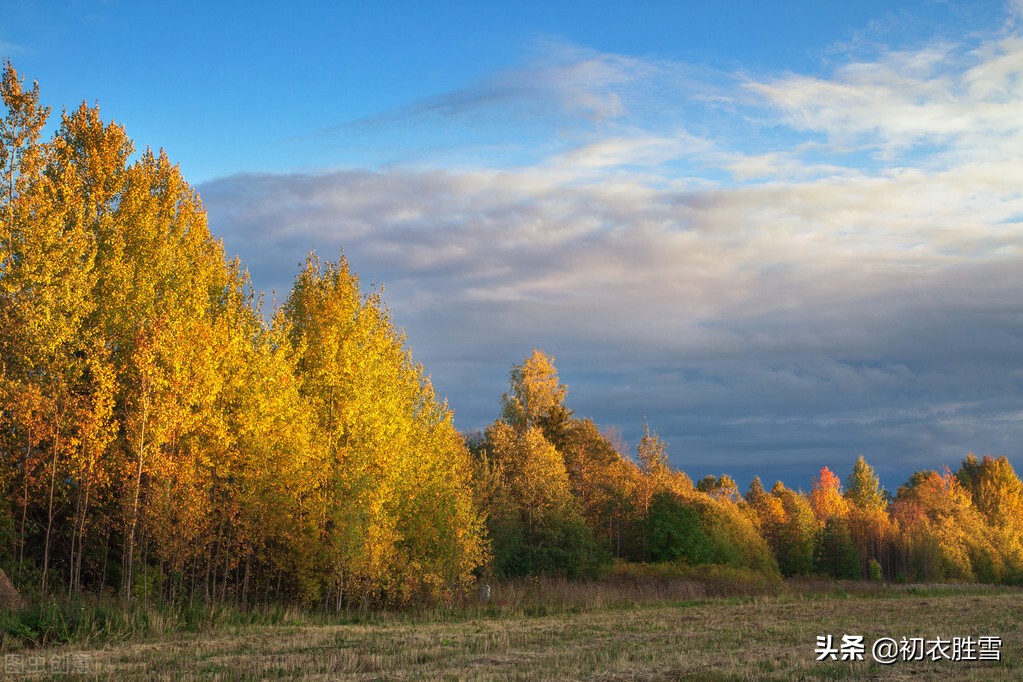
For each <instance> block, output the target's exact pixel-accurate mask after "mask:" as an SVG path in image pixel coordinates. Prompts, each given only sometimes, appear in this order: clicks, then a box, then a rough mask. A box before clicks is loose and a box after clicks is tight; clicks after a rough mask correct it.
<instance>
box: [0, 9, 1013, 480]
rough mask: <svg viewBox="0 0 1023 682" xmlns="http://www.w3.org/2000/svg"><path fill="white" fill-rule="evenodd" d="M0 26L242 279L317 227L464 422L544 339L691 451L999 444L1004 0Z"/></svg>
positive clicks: (274, 265) (1009, 325) (123, 16)
mask: <svg viewBox="0 0 1023 682" xmlns="http://www.w3.org/2000/svg"><path fill="white" fill-rule="evenodd" d="M44 5H45V6H44ZM0 17H2V18H0V54H2V55H3V56H4V57H7V58H10V59H12V61H13V62H14V64H15V67H16V68H17V69H18V70H19V72H21V73H22V74H23V75H25V76H27V77H28V78H29V79H36V80H38V81H39V83H40V85H41V88H42V93H43V99H44V100H45V101H46V102H47V103H48V104H51V105H53V106H54V108H55V109H57V110H59V108H60V107H61V106H75V105H77V103H79V102H80V101H82V100H83V99H85V100H88V101H89V102H98V103H99V105H100V107H101V111H102V113H103V115H104V117H105V118H107V119H108V120H110V119H112V120H115V121H117V122H119V123H122V124H124V125H125V127H126V128H127V131H128V133H129V135H130V136H132V137H133V138H134V139H135V141H136V144H137V146H138V147H139V148H143V147H145V146H147V145H148V146H152V147H154V148H155V147H164V148H166V150H167V152H168V154H169V155H170V157H171V158H172V160H174V161H176V162H178V163H180V164H181V167H182V170H183V172H184V174H185V176H186V178H187V179H188V180H189V181H190V182H192V183H193V184H194V185H196V186H197V187H198V188H199V190H200V192H201V193H202V196H203V199H204V201H205V203H206V206H207V209H208V212H209V218H210V226H211V229H212V230H213V231H214V232H215V233H217V234H219V235H222V237H223V239H224V244H225V247H226V249H227V251H228V253H229V254H232V255H233V254H238V255H240V256H241V257H242V259H243V261H244V262H245V263H246V264H247V265H248V266H249V268H250V271H251V274H252V277H253V281H254V283H255V285H256V286H257V288H260V289H263V290H266V291H270V290H275V289H276V290H277V291H278V292H280V295H281V296H282V297H283V295H284V292H286V291H287V289H288V288H289V286H290V282H291V280H292V278H293V276H294V274H295V272H296V270H297V264H298V262H299V261H300V260H301V259H302V257H303V256H304V254H305V253H306V252H307V251H308V250H309V249H310V248H314V247H315V248H316V249H317V250H318V252H319V253H320V254H321V255H324V256H327V257H334V256H335V255H336V254H337V253H338V252H339V250H340V249H341V248H342V247H343V248H344V250H345V253H346V255H347V256H348V258H349V259H350V260H351V262H352V265H353V267H354V269H355V270H356V272H358V273H359V274H360V275H361V277H362V279H363V282H364V283H365V284H367V285H369V284H370V283H374V282H382V283H384V286H385V293H384V298H385V300H386V301H387V302H388V304H389V305H390V307H391V309H392V311H393V314H394V319H395V321H396V322H397V324H399V325H400V326H402V327H404V328H405V329H406V330H407V333H408V339H409V344H410V346H411V348H412V350H413V353H414V355H415V357H416V359H417V360H419V361H420V362H422V363H423V364H424V365H425V368H426V370H427V372H428V373H430V374H431V375H432V378H433V381H434V383H435V385H436V386H437V388H438V391H439V393H440V394H441V395H445V396H447V397H448V399H449V402H450V405H451V407H452V408H454V410H455V414H456V423H457V424H458V425H459V427H460V428H463V429H467V430H468V429H475V428H479V427H482V426H484V425H485V424H486V423H487V422H488V421H490V420H492V419H493V418H495V417H496V416H497V413H498V406H497V400H498V397H499V396H500V394H501V392H502V390H504V385H505V382H506V378H507V371H508V369H509V367H510V365H511V364H512V363H515V362H520V361H521V360H522V359H523V358H524V357H525V356H526V355H527V354H528V353H529V352H530V350H531V349H532V347H533V346H538V347H540V348H543V349H545V350H547V351H548V352H550V353H551V354H552V355H554V356H555V358H556V362H557V365H558V367H559V370H560V372H561V376H562V380H563V381H564V382H565V383H567V384H568V385H569V402H570V405H571V406H572V407H575V408H576V411H577V414H578V415H580V416H589V417H593V418H594V419H595V420H596V421H597V422H598V423H599V424H602V425H605V426H610V427H615V428H618V429H619V430H620V431H621V433H622V434H623V436H624V437H625V439H626V440H627V441H633V442H634V441H635V439H636V438H637V437H638V434H639V432H640V430H641V426H642V423H643V420H644V419H649V421H650V424H651V426H652V427H653V428H654V429H655V430H656V431H658V432H659V433H661V435H662V436H663V437H664V438H665V440H667V441H668V443H669V450H670V452H671V456H672V460H673V462H674V463H675V464H676V465H678V466H681V467H682V468H684V469H685V470H686V471H687V472H689V473H690V474H691V475H692V476H694V477H700V476H703V475H704V474H707V473H715V474H719V473H723V472H727V473H732V474H733V475H735V476H736V477H737V478H739V479H740V480H741V481H746V480H748V479H749V477H750V476H752V475H753V474H760V475H761V476H762V477H764V478H765V479H767V480H768V481H771V480H773V479H775V478H781V479H783V480H785V481H786V482H787V483H789V484H790V485H793V486H802V487H807V485H808V484H809V480H810V478H811V476H812V475H813V474H814V473H815V471H816V470H817V469H819V468H820V467H821V466H823V465H827V466H829V467H831V468H832V469H833V470H835V471H837V472H839V473H840V474H842V475H844V474H845V473H847V472H848V471H849V469H850V468H851V465H852V462H853V461H855V459H856V457H857V456H859V455H860V454H863V455H864V456H865V457H866V458H867V459H868V461H870V462H871V463H873V464H874V465H875V467H876V468H877V469H878V471H879V473H880V474H881V475H882V478H883V480H884V482H885V484H886V485H887V486H888V487H890V488H894V487H895V486H897V485H899V484H900V483H901V482H903V481H904V480H905V478H906V477H907V476H908V474H909V473H910V472H912V471H913V470H915V469H918V468H923V467H927V468H935V467H940V466H942V465H945V464H948V465H950V466H953V467H955V466H956V465H957V463H958V461H959V460H960V459H961V458H962V457H963V456H964V455H965V454H966V453H967V452H971V451H972V452H976V453H977V454H986V453H991V454H995V455H999V454H1005V455H1008V456H1009V457H1010V459H1011V460H1012V461H1013V463H1014V465H1015V466H1016V468H1017V469H1020V468H1021V464H1023V462H1021V460H1020V455H1019V446H1018V444H1019V443H1020V442H1023V299H1021V297H1020V291H1021V290H1023V289H1021V285H1023V275H1021V273H1023V267H1021V266H1023V250H1021V247H1023V197H1021V193H1020V191H1019V187H1021V186H1023V165H1021V164H1020V163H1019V159H1020V158H1021V155H1023V119H1021V118H1020V116H1019V112H1020V111H1023V26H1021V23H1020V22H1021V21H1023V5H1021V4H1020V3H1019V2H987V3H984V2H968V3H967V2H963V3H954V2H923V1H919V2H859V3H812V2H794V1H790V2H731V3H722V2H719V3H704V2H700V3H697V2H672V3H636V2H631V3H593V2H586V3H583V2H558V3H550V2H547V3H535V4H530V3H513V4H508V3H502V4H498V3H492V4H484V3H478V2H476V3H443V4H432V5H431V4H430V3H411V2H409V3H312V4H306V5H303V6H298V7H285V6H283V5H278V4H274V5H270V4H267V5H259V4H258V3H208V4H207V3H190V2H176V3H156V2H154V3H127V2H66V3H61V2H56V3H37V2H9V1H6V0H3V1H0Z"/></svg>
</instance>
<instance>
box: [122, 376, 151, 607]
mask: <svg viewBox="0 0 1023 682" xmlns="http://www.w3.org/2000/svg"><path fill="white" fill-rule="evenodd" d="M145 384H146V382H145V381H143V387H142V394H143V398H142V405H141V407H142V424H141V425H140V427H139V436H138V443H137V445H136V448H135V455H136V467H135V481H134V490H132V500H131V509H130V513H129V515H128V527H127V528H126V529H125V533H124V544H125V548H124V558H123V561H124V575H123V576H122V584H123V595H124V599H125V601H130V600H131V588H132V579H133V572H134V570H135V529H136V527H137V526H138V518H139V497H140V495H141V492H142V466H143V463H144V461H145V453H146V426H147V424H148V421H149V406H150V405H149V403H150V395H149V387H148V386H146V385H145Z"/></svg>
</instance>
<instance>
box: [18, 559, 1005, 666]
mask: <svg viewBox="0 0 1023 682" xmlns="http://www.w3.org/2000/svg"><path fill="white" fill-rule="evenodd" d="M711 577H713V576H711ZM620 578H621V577H620ZM672 582H675V583H677V584H674V585H673V586H672V585H670V584H671V583H672ZM691 583H692V584H690V585H689V586H688V587H683V586H682V583H681V581H679V580H676V581H672V580H669V579H663V580H651V579H649V576H638V577H636V578H635V580H634V581H633V583H632V584H631V585H630V583H629V580H627V579H625V578H621V579H616V580H615V581H614V582H603V583H599V582H598V583H561V582H558V581H525V582H522V583H513V584H510V585H495V586H494V600H493V602H492V603H491V604H488V605H486V606H462V607H461V608H459V609H455V608H450V609H434V610H432V611H431V610H427V609H420V610H414V611H406V612H401V613H386V612H372V613H366V614H362V615H360V614H358V613H352V614H347V615H346V616H345V620H344V621H343V622H340V621H337V620H335V619H334V618H331V617H328V616H327V615H326V614H305V615H304V616H303V615H302V614H300V613H298V612H293V613H292V614H290V616H289V615H287V614H282V618H281V620H280V622H278V623H276V624H261V623H258V622H250V623H226V622H222V623H219V624H215V625H213V626H211V627H208V628H205V629H202V630H200V631H196V632H188V631H177V632H170V633H164V634H162V635H160V634H155V633H150V634H149V635H147V636H146V637H143V638H141V639H140V640H138V641H112V640H107V641H99V640H95V641H92V642H79V643H75V644H71V645H59V646H48V647H45V648H43V649H32V648H22V649H12V651H18V652H32V653H34V652H42V653H45V655H48V656H53V655H56V656H60V655H67V654H68V653H70V652H75V653H79V654H84V655H86V656H87V657H88V662H89V666H90V668H89V673H88V674H87V675H83V676H80V677H82V678H84V679H118V680H120V679H127V680H132V679H137V680H144V679H145V680H150V679H219V680H236V679H299V678H300V679H313V680H317V679H319V680H332V679H353V680H376V679H403V680H406V679H407V680H435V679H436V680H445V679H450V680H460V679H465V680H548V679H598V680H599V679H606V680H612V679H614V680H662V679H699V680H790V679H805V680H830V679H836V680H866V679H948V680H960V679H962V680H989V679H996V680H997V679H1005V680H1009V679H1013V680H1015V679H1023V615H1021V613H1023V591H1020V590H1019V589H1008V588H985V587H979V586H915V587H914V586H897V587H896V586H892V587H888V586H883V585H880V586H878V585H874V586H869V587H865V586H864V585H865V584H862V583H832V582H823V583H818V582H814V581H802V582H790V583H788V584H787V585H785V586H784V587H783V588H782V589H780V590H776V591H762V592H761V593H759V594H755V595H751V594H714V593H713V592H715V590H717V591H723V588H724V584H723V583H722V584H719V585H717V586H716V587H715V585H714V581H713V580H708V581H706V582H703V583H701V582H700V581H697V580H692V581H691ZM669 591H670V592H671V593H672V594H673V595H674V596H673V597H671V598H665V594H666V593H667V592H669ZM555 594H560V595H561V596H560V597H559V598H558V599H555V600H553V601H548V603H547V606H546V609H545V612H540V611H538V610H536V609H535V608H534V606H536V605H539V604H541V602H540V601H539V600H542V599H547V600H552V597H553V596H554V595H555ZM676 597H681V598H676ZM826 634H832V635H834V636H835V637H836V639H840V637H841V635H843V634H862V635H864V636H865V638H866V641H867V642H873V641H874V640H875V639H876V638H877V637H880V636H890V637H894V638H895V639H899V638H901V637H903V636H905V637H913V636H917V637H925V638H933V637H935V636H942V637H944V638H951V637H955V636H967V635H971V636H980V635H994V636H998V637H1001V639H1002V651H1001V654H1002V660H1001V661H999V662H990V663H989V662H984V663H967V662H953V661H947V660H943V661H936V662H914V663H905V662H899V663H896V664H894V665H891V666H880V665H878V664H876V663H873V662H871V661H870V656H869V652H868V654H867V657H866V658H867V660H865V661H857V662H841V661H828V662H817V661H816V656H815V654H814V648H815V645H816V637H817V636H818V635H826ZM44 677H45V676H44ZM51 677H52V676H51Z"/></svg>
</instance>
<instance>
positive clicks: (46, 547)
mask: <svg viewBox="0 0 1023 682" xmlns="http://www.w3.org/2000/svg"><path fill="white" fill-rule="evenodd" d="M58 423H59V420H58ZM59 446H60V436H59V430H57V429H55V434H54V436H53V459H52V464H51V465H50V503H49V508H48V509H47V512H46V540H45V542H44V543H43V580H42V585H41V587H40V588H39V591H40V592H41V593H42V594H43V596H44V597H45V596H46V587H47V585H46V578H47V576H48V575H49V570H50V533H51V531H52V530H53V490H54V488H55V487H56V485H57V452H58V447H59Z"/></svg>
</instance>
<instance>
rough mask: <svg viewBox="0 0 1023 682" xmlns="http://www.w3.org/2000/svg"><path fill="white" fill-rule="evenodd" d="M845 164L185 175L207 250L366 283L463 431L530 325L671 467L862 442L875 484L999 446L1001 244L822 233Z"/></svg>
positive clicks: (1015, 371)
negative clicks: (315, 264)
mask: <svg viewBox="0 0 1023 682" xmlns="http://www.w3.org/2000/svg"><path fill="white" fill-rule="evenodd" d="M845 182H846V181H845V180H836V181H835V183H834V185H833V186H830V187H828V186H821V185H818V186H816V191H815V192H814V193H813V196H814V199H813V205H809V204H808V203H807V201H808V200H807V198H806V197H805V196H803V197H802V199H800V201H798V202H795V203H796V204H797V209H793V208H792V205H793V202H794V199H793V197H795V198H797V199H799V198H800V197H801V195H803V193H804V190H805V188H804V187H802V186H799V185H792V186H778V187H775V188H773V189H772V190H766V189H764V188H754V189H751V190H746V189H743V188H739V189H736V190H732V191H722V190H715V191H712V192H708V193H706V194H702V195H694V194H693V193H692V192H687V193H679V192H677V191H675V190H670V189H668V190H660V191H655V192H651V191H650V190H649V188H647V187H644V186H635V187H633V188H631V190H630V189H629V188H627V187H624V186H621V187H619V188H618V189H617V191H615V192H603V191H601V188H600V187H599V186H590V185H571V184H563V183H558V182H555V181H552V180H544V179H543V178H542V177H540V178H537V177H534V176H533V175H532V174H531V173H528V172H523V173H496V172H494V173H490V172H487V173H479V172H478V173H454V172H442V171H390V172H379V173H374V172H367V171H346V172H336V173H332V174H324V175H289V176H266V175H261V176H236V177H232V178H225V179H222V180H218V181H215V182H212V183H207V184H206V185H204V186H202V187H201V191H202V195H203V198H204V200H205V202H206V205H207V208H208V210H209V214H210V219H211V224H212V227H213V229H214V230H215V231H216V232H218V233H220V234H222V235H223V237H224V241H225V245H226V247H227V249H228V252H229V253H232V254H233V253H237V254H238V255H240V256H241V258H242V260H243V262H244V263H246V264H247V265H248V266H249V269H250V271H251V272H252V276H253V279H254V282H255V284H256V286H257V287H258V288H260V289H264V290H270V289H276V290H277V291H278V292H279V298H280V299H281V300H283V297H284V293H283V292H286V291H287V290H288V289H289V288H290V283H291V281H292V278H293V277H294V275H295V273H296V272H297V269H298V268H297V265H298V263H299V262H300V261H301V260H302V259H303V258H304V255H305V253H306V252H307V251H308V250H309V249H310V248H313V247H315V248H316V249H317V251H318V252H319V254H320V255H321V256H324V257H329V258H334V257H336V256H337V254H338V253H339V252H340V250H341V249H342V248H343V249H344V252H345V254H346V255H347V256H348V258H349V259H350V260H351V262H352V264H353V267H354V269H355V270H356V272H357V273H359V274H360V276H361V278H362V281H363V283H364V284H366V285H369V284H370V283H374V282H377V283H379V282H382V283H384V285H385V287H386V288H385V294H384V298H385V300H386V301H387V303H388V304H389V306H390V307H391V309H392V311H393V313H394V319H395V321H396V323H397V324H398V325H400V326H402V327H404V328H405V329H406V330H407V333H408V340H409V344H410V346H411V348H412V350H413V353H414V355H415V357H416V359H417V360H418V361H420V362H422V363H423V364H424V365H425V367H426V370H427V372H428V373H430V374H431V375H432V377H433V380H434V383H435V384H436V386H437V387H438V391H439V393H440V394H441V395H445V396H447V397H448V398H449V400H450V404H451V406H452V407H453V408H454V409H455V413H456V423H457V424H458V425H459V426H460V427H461V428H463V429H476V428H480V427H482V426H484V425H485V424H486V423H487V422H489V421H490V420H492V419H493V418H495V417H496V416H497V414H498V404H497V403H498V398H499V396H500V394H501V392H502V391H503V390H504V389H505V384H506V379H507V372H508V369H509V368H510V366H511V364H513V363H516V362H519V361H521V360H522V358H523V357H525V355H527V354H528V353H529V351H530V350H531V348H532V347H533V346H538V347H541V348H543V349H545V350H547V351H548V352H550V353H551V354H553V355H554V356H555V357H556V359H557V364H558V367H559V369H560V371H561V375H562V379H563V380H564V381H565V382H566V383H567V384H569V386H570V393H569V397H570V403H571V405H572V406H573V407H575V409H576V410H577V413H578V414H579V415H581V416H589V417H593V418H594V419H595V420H596V421H597V422H598V423H600V424H604V425H614V426H617V427H619V428H620V429H621V430H622V432H623V433H624V434H625V436H626V438H628V439H632V440H634V439H635V438H636V437H637V434H638V432H639V428H640V426H641V424H642V422H643V420H644V419H649V420H650V423H651V425H652V426H653V428H655V429H656V430H658V431H659V432H660V433H661V434H662V435H663V436H664V437H665V439H666V440H668V442H669V444H670V445H671V452H672V456H673V459H674V461H675V462H676V464H678V465H680V466H683V467H685V468H686V469H687V470H689V471H690V473H691V474H692V475H694V476H700V475H703V474H706V473H721V472H729V471H730V472H732V473H733V474H735V475H737V476H739V477H740V478H741V477H744V476H745V477H747V478H748V476H749V475H753V474H757V473H758V474H760V475H761V476H762V477H764V478H765V479H773V478H783V479H785V480H787V481H789V482H790V483H791V484H793V485H804V486H806V485H808V483H809V480H810V477H811V476H812V475H813V473H814V470H815V469H817V468H819V467H820V466H823V465H828V466H832V467H833V468H836V469H837V470H839V471H843V470H845V469H847V468H848V466H849V465H851V462H852V461H853V460H854V459H855V457H856V456H858V455H859V454H864V455H865V456H867V457H868V459H869V460H870V461H873V462H874V463H875V465H876V466H877V468H878V470H879V471H880V472H881V473H882V474H883V475H885V476H886V480H887V481H888V483H889V485H891V486H894V485H896V484H898V483H900V482H901V481H902V480H904V479H905V478H906V477H907V476H908V474H909V473H910V472H911V471H912V470H914V469H916V468H920V467H937V466H941V465H944V464H949V465H953V466H954V465H955V464H956V463H957V462H958V460H959V459H961V458H962V456H964V455H965V454H966V452H968V451H976V452H979V453H987V452H991V453H994V454H1008V455H1010V456H1012V457H1014V458H1015V457H1016V456H1017V453H1016V452H1015V450H1014V448H1015V447H1016V446H1015V443H1018V442H1021V437H1023V421H1021V416H1023V398H1021V396H1023V390H1021V389H1023V355H1021V354H1020V353H1019V348H1020V340H1021V339H1023V300H1021V299H1019V297H1018V291H1020V290H1021V289H1020V287H1021V285H1023V275H1021V274H1020V273H1023V267H1021V266H1023V263H1021V262H1020V261H1021V260H1023V258H1021V256H1020V255H1019V254H1020V252H1019V251H1018V250H1016V251H1014V252H1013V255H1012V256H1011V257H1006V256H1000V257H993V258H978V257H977V256H976V255H975V254H973V253H972V252H971V250H970V246H969V245H970V244H971V243H972V242H973V240H974V239H975V237H976V234H975V232H976V230H977V229H980V228H978V226H977V225H976V223H974V224H973V225H968V226H966V227H965V229H959V232H958V234H959V237H958V238H954V237H953V236H952V235H951V231H952V230H953V229H958V228H954V227H953V226H951V224H949V225H945V224H940V225H931V224H928V225H922V224H921V225H916V226H915V227H914V228H913V229H914V230H924V231H926V230H932V229H933V230H935V231H936V232H940V233H941V234H942V235H943V240H944V241H943V245H942V247H941V249H940V251H941V253H934V251H935V250H936V249H932V248H925V249H923V251H924V253H917V252H916V251H915V250H914V249H909V250H906V249H904V248H903V246H902V240H901V239H900V238H899V237H898V236H894V237H893V236H890V235H889V236H888V237H886V238H883V239H882V240H881V241H875V238H876V235H872V234H871V233H870V231H867V233H865V234H858V235H855V236H851V235H846V236H844V237H842V238H839V237H836V236H835V235H836V234H838V233H839V232H841V231H842V228H841V227H840V226H829V223H831V222H832V221H833V220H834V217H833V212H834V211H836V210H838V211H843V212H845V211H847V210H848V209H847V207H844V206H843V204H844V203H847V202H848V199H846V200H845V201H843V200H841V199H840V197H841V196H846V195H848V193H849V192H847V191H846V190H847V189H848V188H846V187H845ZM895 185H897V183H894V184H891V183H889V184H888V185H886V186H885V187H884V188H883V189H879V191H877V192H876V193H875V201H873V202H871V203H870V204H869V205H868V207H867V208H862V209H859V210H862V211H866V212H868V213H869V211H871V210H874V209H875V208H876V207H877V206H882V207H883V206H884V205H885V203H886V201H887V199H886V193H887V194H895V195H899V194H900V193H902V192H903V190H901V189H900V188H898V187H897V186H895ZM895 200H896V199H892V201H895ZM836 204H837V207H836ZM752 207H759V208H752ZM768 208H769V209H772V210H766V209H768ZM758 212H759V213H760V215H757V213H758ZM737 215H742V216H744V218H743V220H741V221H736V222H734V223H733V222H732V220H733V216H737ZM846 217H847V218H849V217H853V216H852V215H851V214H849V215H847V216H846ZM854 219H855V218H854ZM862 220H863V221H866V218H865V217H862ZM808 222H809V223H812V224H814V225H815V226H816V229H817V231H818V234H816V235H815V236H813V237H812V238H811V237H808V236H807V235H806V234H804V233H803V232H802V231H801V230H802V228H801V226H802V225H804V224H805V223H808ZM983 229H988V228H986V227H985V228H983ZM820 233H828V234H820ZM843 238H844V239H846V240H848V241H849V242H850V243H848V244H844V245H841V241H842V239H843ZM836 239H837V240H838V242H839V244H840V248H837V249H836V248H835V240H836ZM1013 239H1014V240H1015V241H1013V242H1012V243H1014V244H1016V245H1018V243H1019V241H1018V237H1015V236H1014V237H1013ZM814 240H816V241H817V242H819V243H816V244H813V243H811V242H813V241H814ZM864 250H865V252H863V253H861V251H864ZM1017 465H1018V461H1017ZM843 467H845V469H844V468H843Z"/></svg>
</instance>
